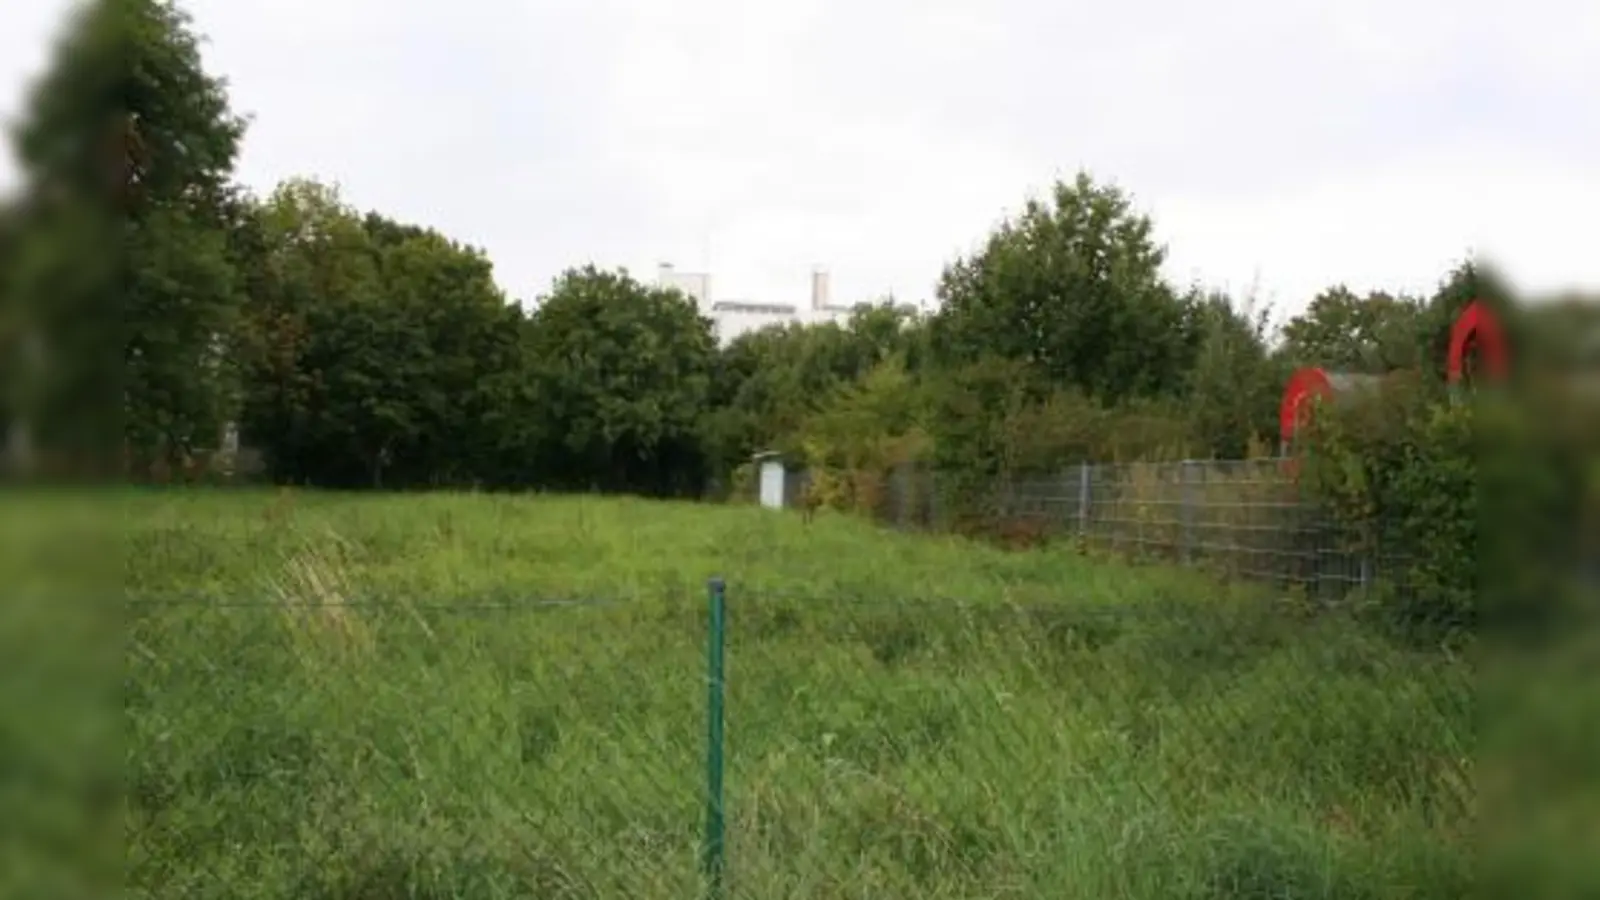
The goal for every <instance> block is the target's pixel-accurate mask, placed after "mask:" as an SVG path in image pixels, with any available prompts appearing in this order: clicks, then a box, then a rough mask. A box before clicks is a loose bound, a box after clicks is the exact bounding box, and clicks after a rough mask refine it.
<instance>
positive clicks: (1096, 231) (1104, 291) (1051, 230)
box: [935, 173, 1193, 403]
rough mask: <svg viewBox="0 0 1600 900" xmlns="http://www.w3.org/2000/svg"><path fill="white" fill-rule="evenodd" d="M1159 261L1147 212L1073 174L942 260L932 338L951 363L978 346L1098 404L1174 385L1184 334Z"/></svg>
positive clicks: (1186, 347) (1184, 362)
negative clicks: (974, 249)
mask: <svg viewBox="0 0 1600 900" xmlns="http://www.w3.org/2000/svg"><path fill="white" fill-rule="evenodd" d="M1163 258H1164V250H1163V249H1162V248H1161V247H1159V246H1157V245H1156V243H1155V241H1154V239H1153V237H1152V225H1151V222H1150V219H1149V218H1147V217H1145V216H1142V215H1138V214H1136V213H1135V212H1134V211H1133V209H1132V206H1131V203H1130V201H1129V199H1128V197H1127V196H1125V195H1124V194H1123V193H1122V192H1121V191H1120V190H1118V189H1116V188H1115V187H1109V186H1100V185H1096V184H1095V183H1094V182H1093V181H1092V180H1091V179H1090V177H1089V176H1088V175H1087V174H1084V173H1080V174H1079V175H1078V176H1077V178H1076V179H1075V180H1074V181H1072V182H1070V183H1069V182H1057V183H1056V184H1055V186H1054V188H1053V190H1052V191H1051V194H1050V197H1049V198H1048V200H1047V201H1040V200H1037V199H1033V200H1030V201H1029V202H1028V204H1027V205H1026V207H1025V208H1024V209H1023V211H1022V213H1021V214H1020V215H1019V216H1017V217H1015V218H1013V219H1010V220H1008V221H1006V222H1004V223H1003V224H1001V226H1000V227H999V228H998V229H996V230H995V231H994V233H992V234H991V235H990V236H989V239H988V242H987V243H986V244H985V245H984V247H983V249H982V250H980V251H979V252H978V253H976V254H975V255H973V256H971V257H968V258H964V259H960V260H958V261H957V262H955V263H954V264H952V265H950V266H949V267H947V268H946V270H945V272H944V274H943V276H942V278H941V281H940V285H939V296H940V299H941V300H942V301H943V308H942V309H941V310H940V312H939V314H938V316H937V321H936V334H935V340H936V343H937V346H938V348H939V350H940V353H941V355H942V356H944V357H945V358H946V359H947V360H949V361H951V362H953V363H955V364H957V365H960V364H963V363H970V362H975V361H977V360H978V359H980V358H981V357H983V356H986V355H992V356H998V357H1001V358H1004V359H1011V360H1017V361H1019V362H1022V363H1023V364H1025V365H1026V366H1027V367H1028V369H1029V370H1030V371H1032V372H1033V373H1035V375H1036V376H1037V378H1038V379H1039V380H1040V382H1041V383H1047V384H1050V385H1054V386H1061V387H1067V386H1072V387H1077V388H1080V389H1082V390H1083V391H1085V392H1087V393H1088V394H1090V395H1092V396H1094V397H1096V398H1098V399H1100V400H1102V401H1103V402H1106V403H1116V402H1118V401H1120V400H1122V399H1124V398H1128V397H1135V396H1151V395H1156V394H1161V393H1174V392H1176V391H1177V390H1178V389H1179V388H1180V387H1181V385H1182V381H1183V374H1184V372H1185V371H1186V370H1187V368H1188V365H1189V360H1190V358H1191V357H1192V351H1193V335H1192V332H1191V331H1190V330H1189V328H1188V327H1187V323H1188V319H1189V317H1188V315H1187V312H1186V310H1185V308H1184V304H1183V302H1182V300H1181V299H1180V298H1179V297H1177V296H1176V295H1175V294H1174V292H1173V291H1172V289H1171V288H1170V287H1168V286H1167V285H1166V284H1165V283H1164V282H1163V281H1162V279H1161V277H1160V272H1159V270H1160V267H1161V264H1162V260H1163Z"/></svg>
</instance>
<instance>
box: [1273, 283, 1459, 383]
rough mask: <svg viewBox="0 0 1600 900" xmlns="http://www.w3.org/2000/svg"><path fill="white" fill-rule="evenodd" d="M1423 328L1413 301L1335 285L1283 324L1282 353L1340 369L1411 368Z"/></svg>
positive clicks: (1417, 361)
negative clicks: (1357, 291) (1359, 292)
mask: <svg viewBox="0 0 1600 900" xmlns="http://www.w3.org/2000/svg"><path fill="white" fill-rule="evenodd" d="M1426 327H1427V322H1426V318H1425V306H1424V304H1422V303H1421V302H1420V301H1418V300H1414V299H1412V298H1409V297H1395V296H1392V295H1389V294H1386V293H1382V292H1374V293H1370V294H1367V295H1365V296H1359V295H1357V294H1355V293H1354V292H1352V291H1351V290H1350V289H1349V288H1347V287H1345V286H1344V285H1336V286H1334V287H1332V288H1329V289H1328V290H1325V291H1323V292H1322V293H1320V294H1318V295H1317V296H1316V297H1315V298H1314V299H1313V300H1312V301H1311V303H1310V305H1309V306H1307V308H1306V311H1305V312H1303V313H1301V314H1300V315H1298V316H1295V317H1294V318H1293V319H1291V320H1290V321H1289V322H1288V324H1286V325H1285V326H1284V329H1283V336H1284V352H1285V354H1286V355H1287V356H1288V357H1289V358H1290V359H1292V360H1293V361H1294V362H1295V363H1296V364H1299V365H1313V366H1323V367H1325V368H1328V369H1332V370H1335V371H1341V372H1361V373H1367V374H1375V375H1376V374H1382V373H1384V372H1392V371H1395V370H1398V369H1411V368H1415V367H1417V366H1418V365H1421V364H1422V363H1423V361H1424V360H1423V356H1424V354H1425V353H1426V352H1427V346H1428V343H1429V338H1428V335H1426V334H1425V333H1424V332H1425V329H1426Z"/></svg>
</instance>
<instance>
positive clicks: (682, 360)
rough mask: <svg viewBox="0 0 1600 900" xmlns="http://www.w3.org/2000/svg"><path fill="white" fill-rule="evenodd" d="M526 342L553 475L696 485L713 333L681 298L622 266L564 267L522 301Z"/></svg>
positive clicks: (609, 484)
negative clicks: (541, 292) (532, 298)
mask: <svg viewBox="0 0 1600 900" xmlns="http://www.w3.org/2000/svg"><path fill="white" fill-rule="evenodd" d="M529 340H530V345H531V354H530V355H531V360H530V364H531V366H532V367H533V372H534V377H535V379H536V381H535V383H536V386H537V387H536V390H537V394H538V398H539V402H540V404H541V405H542V406H543V408H544V409H545V412H546V421H547V423H548V428H549V431H548V433H549V435H550V436H551V437H550V440H549V441H547V442H546V453H545V454H544V461H545V462H546V464H547V465H548V467H549V468H548V471H549V472H550V473H551V474H552V475H553V476H555V477H557V478H559V479H560V480H561V481H562V482H564V483H566V484H569V485H588V486H593V487H598V488H601V489H607V490H638V491H644V492H648V493H679V492H695V491H698V490H699V489H700V488H701V487H702V482H703V480H704V476H705V460H704V458H703V454H702V451H701V447H700V442H699V439H700V436H701V433H702V431H701V429H702V423H701V417H702V415H703V413H704V411H705V409H706V401H707V398H708V395H709V392H710V390H711V373H712V368H713V364H714V360H715V357H716V340H715V338H714V336H713V333H712V326H711V321H710V320H709V319H707V318H705V317H703V316H701V315H700V313H699V311H698V310H697V309H696V307H695V305H694V303H693V301H691V300H689V299H688V298H686V297H684V296H683V295H682V294H681V293H679V292H677V291H673V290H664V289H660V288H655V287H651V286H647V285H644V284H641V283H640V282H639V281H637V280H636V279H634V278H633V277H632V276H630V275H629V274H628V273H627V272H626V271H620V272H607V271H601V270H599V269H596V268H595V267H594V266H585V267H583V268H581V269H571V270H568V271H567V272H565V273H563V274H562V275H561V276H560V277H559V278H558V279H556V282H555V285H554V287H553V289H552V291H551V293H550V295H549V296H547V297H545V298H543V300H542V301H541V302H540V303H539V305H538V307H537V308H536V309H535V310H534V313H533V316H532V323H531V327H530V329H529Z"/></svg>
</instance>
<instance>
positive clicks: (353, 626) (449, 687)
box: [125, 580, 705, 900]
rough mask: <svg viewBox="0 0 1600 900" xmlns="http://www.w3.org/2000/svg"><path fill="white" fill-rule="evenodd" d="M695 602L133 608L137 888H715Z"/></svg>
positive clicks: (130, 701)
mask: <svg viewBox="0 0 1600 900" xmlns="http://www.w3.org/2000/svg"><path fill="white" fill-rule="evenodd" d="M313 583H314V582H313V581H312V580H306V581H305V584H304V585H303V586H305V587H307V588H310V587H311V586H312V584H313ZM692 599H693V598H691V597H684V598H679V599H678V602H675V603H666V602H664V601H663V602H662V603H660V604H658V605H650V604H638V603H635V604H598V603H579V602H571V601H567V602H559V603H534V602H517V601H505V600H493V601H485V602H483V603H481V604H480V603H473V602H470V601H469V600H462V601H461V602H455V603H443V604H435V605H430V604H428V603H426V602H423V601H416V602H409V601H405V600H394V601H382V602H371V603H361V602H354V601H347V600H344V599H341V598H340V596H339V592H338V591H337V589H336V587H335V586H334V585H331V584H326V583H324V584H322V585H321V586H320V588H318V589H315V590H311V589H308V590H305V591H300V592H296V596H294V597H290V598H274V599H270V600H264V601H262V602H237V601H226V600H206V599H193V600H181V601H174V602H159V601H150V602H138V603H130V607H131V608H130V610H129V642H128V655H127V675H126V679H127V680H126V701H125V716H126V720H127V725H128V728H129V731H128V734H129V746H128V753H129V757H128V770H127V771H128V779H129V781H128V790H129V794H128V797H129V810H128V827H127V832H126V833H127V848H128V886H129V888H130V894H131V895H132V896H134V897H149V898H158V897H159V898H163V900H165V898H188V897H208V898H209V897H215V898H222V897H228V898H257V897H259V898H268V897H272V898H291V897H293V898H304V900H319V898H327V900H333V898H353V897H422V898H433V897H439V898H443V897H474V898H502V897H503V898H511V897H530V896H536V897H551V898H564V897H639V898H653V897H691V896H696V895H697V894H698V892H699V891H700V886H701V880H700V875H699V871H698V867H697V860H696V853H697V847H698V842H699V839H700V830H699V829H700V815H701V812H702V810H703V808H704V799H703V798H704V781H703V777H702V772H703V769H702V765H701V760H702V754H703V736H704V732H703V722H704V709H703V704H704V696H705V688H704V680H703V677H704V634H705V622H704V617H703V614H702V613H701V612H700V607H699V606H698V605H696V604H694V603H692V602H690V601H691V600H692Z"/></svg>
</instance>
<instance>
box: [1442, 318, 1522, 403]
mask: <svg viewBox="0 0 1600 900" xmlns="http://www.w3.org/2000/svg"><path fill="white" fill-rule="evenodd" d="M1469 360H1471V361H1475V362H1476V363H1477V366H1478V367H1481V369H1479V372H1475V373H1473V374H1480V373H1481V374H1482V375H1487V376H1488V377H1489V378H1492V379H1493V380H1495V381H1500V380H1502V379H1504V378H1505V377H1506V373H1507V371H1508V369H1509V368H1510V366H1509V363H1508V361H1507V359H1506V337H1505V330H1504V329H1502V328H1501V327H1500V319H1499V317H1497V316H1496V315H1495V314H1494V310H1492V309H1490V308H1489V307H1488V305H1487V304H1485V303H1483V301H1481V300H1474V301H1472V302H1471V303H1469V304H1467V307H1466V308H1465V309H1463V310H1462V311H1461V315H1459V316H1457V317H1456V322H1455V325H1453V326H1452V327H1451V328H1450V355H1449V357H1448V358H1447V360H1446V362H1445V375H1446V378H1447V379H1448V380H1449V382H1450V384H1451V385H1452V386H1453V385H1456V384H1458V383H1460V382H1461V381H1462V379H1463V378H1465V377H1466V376H1467V375H1468V371H1467V366H1468V362H1469ZM1475 368H1477V367H1475Z"/></svg>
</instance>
